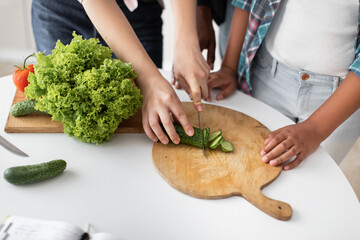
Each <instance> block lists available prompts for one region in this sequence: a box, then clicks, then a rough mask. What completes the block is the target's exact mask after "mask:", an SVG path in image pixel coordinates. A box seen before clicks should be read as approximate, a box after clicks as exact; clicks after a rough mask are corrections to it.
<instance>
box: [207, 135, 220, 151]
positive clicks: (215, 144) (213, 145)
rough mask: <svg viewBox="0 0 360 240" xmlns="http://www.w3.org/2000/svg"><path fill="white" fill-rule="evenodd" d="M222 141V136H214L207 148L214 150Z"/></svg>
mask: <svg viewBox="0 0 360 240" xmlns="http://www.w3.org/2000/svg"><path fill="white" fill-rule="evenodd" d="M223 141H224V137H223V136H221V135H220V136H218V137H216V138H215V139H214V140H213V141H212V142H211V143H210V145H209V148H210V149H212V150H215V149H216V148H217V147H218V146H219V145H220V144H221V143H222V142H223Z"/></svg>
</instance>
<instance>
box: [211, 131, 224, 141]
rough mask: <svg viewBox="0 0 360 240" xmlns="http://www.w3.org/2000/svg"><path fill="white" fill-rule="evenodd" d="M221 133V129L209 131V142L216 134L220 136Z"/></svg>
mask: <svg viewBox="0 0 360 240" xmlns="http://www.w3.org/2000/svg"><path fill="white" fill-rule="evenodd" d="M221 134H222V132H221V131H215V132H212V133H210V137H209V142H211V141H213V140H214V139H215V138H217V137H218V136H221Z"/></svg>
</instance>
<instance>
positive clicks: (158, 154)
mask: <svg viewBox="0 0 360 240" xmlns="http://www.w3.org/2000/svg"><path fill="white" fill-rule="evenodd" d="M183 108H184V110H185V112H186V113H187V115H188V116H189V117H190V119H191V122H192V124H193V125H194V126H197V113H196V111H195V110H194V107H193V106H192V104H191V103H183ZM201 120H202V126H204V127H210V129H211V131H212V132H213V131H216V130H222V132H223V136H224V138H225V139H226V140H228V141H230V142H232V143H233V145H234V152H232V153H224V152H222V151H221V150H219V149H218V150H210V149H206V150H205V151H206V157H205V156H204V155H203V153H202V149H198V148H194V147H192V146H187V145H183V144H180V145H174V144H168V145H163V144H161V143H155V144H154V146H153V152H152V156H153V163H154V165H155V168H156V169H157V170H158V172H159V174H160V175H161V176H162V177H163V178H164V179H165V180H166V181H167V182H168V183H169V184H170V185H171V186H172V187H174V188H176V189H177V190H179V191H181V192H183V193H185V194H188V195H190V196H193V197H197V198H205V199H217V198H226V197H230V196H242V197H244V198H245V199H246V200H248V201H249V202H250V203H252V204H253V205H254V206H256V207H258V208H259V209H260V210H262V211H264V212H265V213H267V214H269V215H270V216H272V217H275V218H277V219H280V220H288V219H290V217H291V215H292V208H291V206H290V205H289V204H287V203H284V202H281V201H277V200H273V199H270V198H268V197H266V196H264V195H263V194H262V193H261V189H262V188H263V187H265V186H267V185H268V184H270V183H271V182H272V181H274V180H275V179H276V178H277V176H278V175H279V174H280V172H281V170H282V167H281V166H278V167H271V166H270V165H269V164H266V163H263V162H262V161H261V156H260V152H261V149H262V147H263V144H264V141H265V139H266V137H267V134H268V133H269V130H268V129H267V128H266V127H265V126H264V125H262V124H261V123H260V122H258V121H256V120H255V119H253V118H251V117H249V116H247V115H245V114H242V113H240V112H237V111H234V110H231V109H227V108H224V107H219V106H214V105H207V104H205V106H204V111H203V112H202V113H201Z"/></svg>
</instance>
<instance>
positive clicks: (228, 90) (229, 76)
mask: <svg viewBox="0 0 360 240" xmlns="http://www.w3.org/2000/svg"><path fill="white" fill-rule="evenodd" d="M213 88H218V89H220V92H219V93H218V94H217V95H216V100H222V99H224V98H227V97H228V96H230V95H231V94H232V93H233V92H234V91H235V90H236V88H237V73H236V71H234V70H232V69H231V68H229V67H226V66H222V67H221V69H220V70H219V71H217V72H215V73H211V74H210V80H209V81H208V89H209V97H208V98H207V99H206V100H207V101H211V94H210V92H211V89H213Z"/></svg>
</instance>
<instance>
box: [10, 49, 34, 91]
mask: <svg viewBox="0 0 360 240" xmlns="http://www.w3.org/2000/svg"><path fill="white" fill-rule="evenodd" d="M31 56H34V54H31V55H30V56H28V57H27V58H25V60H24V66H21V67H18V68H17V69H15V71H14V72H13V81H14V84H15V86H16V88H17V89H19V90H20V91H22V92H23V91H24V89H25V88H26V87H27V85H29V82H28V76H29V72H32V73H34V65H33V64H29V65H27V66H26V65H25V64H26V60H27V59H28V58H29V57H31Z"/></svg>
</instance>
